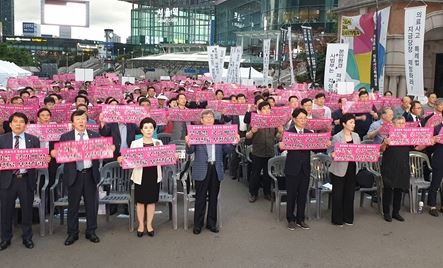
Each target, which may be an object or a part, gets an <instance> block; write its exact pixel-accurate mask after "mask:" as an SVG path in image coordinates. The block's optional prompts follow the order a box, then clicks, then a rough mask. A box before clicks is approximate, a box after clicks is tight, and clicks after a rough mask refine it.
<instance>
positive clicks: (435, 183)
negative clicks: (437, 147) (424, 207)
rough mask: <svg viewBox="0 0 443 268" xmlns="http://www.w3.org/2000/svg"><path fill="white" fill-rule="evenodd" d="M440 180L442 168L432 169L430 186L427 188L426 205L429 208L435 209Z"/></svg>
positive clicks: (442, 172) (442, 173) (442, 175)
mask: <svg viewBox="0 0 443 268" xmlns="http://www.w3.org/2000/svg"><path fill="white" fill-rule="evenodd" d="M442 178H443V168H433V169H432V180H431V185H430V186H429V190H428V205H429V206H430V207H435V206H436V205H437V191H438V189H439V188H440V185H441V180H442ZM442 199H443V197H442ZM442 202H443V200H442ZM442 205H443V203H442Z"/></svg>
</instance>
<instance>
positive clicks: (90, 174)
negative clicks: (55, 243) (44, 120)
mask: <svg viewBox="0 0 443 268" xmlns="http://www.w3.org/2000/svg"><path fill="white" fill-rule="evenodd" d="M87 121H88V116H87V114H86V112H85V111H82V110H77V111H74V112H73V113H72V114H71V122H72V127H73V128H74V129H73V130H71V131H69V132H67V133H65V134H63V135H62V136H61V137H60V142H64V141H83V140H89V139H93V138H98V137H100V135H99V134H98V133H96V132H94V131H90V130H86V126H87ZM51 155H52V156H53V157H57V150H53V151H52V152H51ZM99 165H100V163H99V161H98V160H89V159H85V160H83V161H77V162H71V163H65V164H64V169H63V172H64V173H63V180H64V183H65V185H67V187H68V237H67V238H66V240H65V246H69V245H72V244H73V243H74V242H75V241H77V240H78V232H79V230H78V229H79V226H78V211H79V208H80V200H81V197H82V196H83V200H84V202H85V208H86V235H85V237H86V239H88V240H90V241H91V242H93V243H98V242H100V239H99V238H98V236H97V235H96V233H95V230H96V229H97V212H98V191H97V184H98V183H99V182H100V172H99Z"/></svg>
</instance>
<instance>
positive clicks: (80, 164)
mask: <svg viewBox="0 0 443 268" xmlns="http://www.w3.org/2000/svg"><path fill="white" fill-rule="evenodd" d="M78 135H79V136H80V139H79V140H80V141H82V140H83V136H84V135H85V133H78ZM76 164H77V170H78V171H82V170H83V169H84V168H85V163H84V162H83V161H77V162H76Z"/></svg>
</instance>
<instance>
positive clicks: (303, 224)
mask: <svg viewBox="0 0 443 268" xmlns="http://www.w3.org/2000/svg"><path fill="white" fill-rule="evenodd" d="M297 226H299V227H300V228H302V229H304V230H309V229H311V227H309V225H307V224H306V222H304V221H299V222H297Z"/></svg>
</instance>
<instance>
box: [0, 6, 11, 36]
mask: <svg viewBox="0 0 443 268" xmlns="http://www.w3.org/2000/svg"><path fill="white" fill-rule="evenodd" d="M0 22H1V25H2V29H0V32H1V33H2V34H3V35H13V34H14V0H0ZM0 35H1V34H0Z"/></svg>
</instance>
